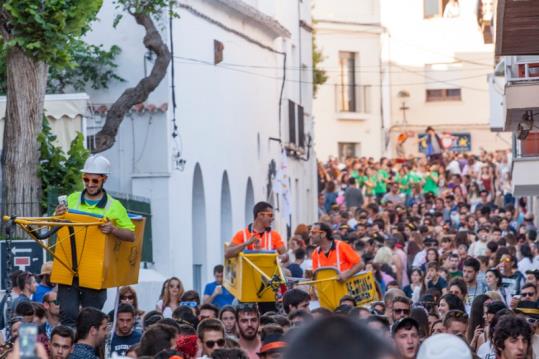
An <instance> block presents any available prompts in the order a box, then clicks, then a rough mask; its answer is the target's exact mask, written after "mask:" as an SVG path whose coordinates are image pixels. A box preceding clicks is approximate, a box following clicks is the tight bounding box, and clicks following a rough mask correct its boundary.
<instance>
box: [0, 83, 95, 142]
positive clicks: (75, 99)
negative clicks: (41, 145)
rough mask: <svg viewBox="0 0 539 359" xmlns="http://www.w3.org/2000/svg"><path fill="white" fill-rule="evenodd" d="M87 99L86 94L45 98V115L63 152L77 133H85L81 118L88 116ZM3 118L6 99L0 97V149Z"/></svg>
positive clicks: (2, 135) (2, 134) (48, 96)
mask: <svg viewBox="0 0 539 359" xmlns="http://www.w3.org/2000/svg"><path fill="white" fill-rule="evenodd" d="M89 99H90V97H89V96H88V94H86V93H76V94H66V95H46V96H45V115H46V116H47V118H48V119H49V124H50V126H51V128H52V132H53V133H54V134H55V135H56V141H57V144H58V145H60V146H61V147H62V148H63V149H64V151H67V150H68V149H69V146H70V144H71V141H73V139H74V138H75V136H76V135H77V133H78V132H81V133H84V132H85V129H84V128H83V126H84V121H83V120H82V118H83V117H84V116H86V115H87V114H88V101H89ZM5 116H6V97H5V96H0V119H1V120H0V148H1V147H2V145H3V137H4V118H5Z"/></svg>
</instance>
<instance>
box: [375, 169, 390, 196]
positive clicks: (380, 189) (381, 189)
mask: <svg viewBox="0 0 539 359" xmlns="http://www.w3.org/2000/svg"><path fill="white" fill-rule="evenodd" d="M382 178H383V179H386V180H387V179H388V178H389V173H387V171H386V170H384V169H380V170H378V178H377V179H376V186H374V194H385V193H386V192H387V184H386V182H385V181H383V180H382Z"/></svg>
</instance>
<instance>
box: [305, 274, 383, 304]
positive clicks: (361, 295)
mask: <svg viewBox="0 0 539 359" xmlns="http://www.w3.org/2000/svg"><path fill="white" fill-rule="evenodd" d="M337 276H338V272H337V270H336V269H335V268H320V269H318V270H316V272H314V279H315V280H316V281H318V282H315V283H314V287H315V289H316V293H317V295H318V300H319V301H320V306H321V307H324V308H328V309H330V310H335V308H337V307H338V306H339V301H340V300H341V298H342V297H344V296H345V295H351V296H352V297H354V298H355V299H356V302H357V306H358V307H359V306H363V305H365V304H369V303H372V302H375V301H377V300H379V298H378V291H377V290H376V282H375V281H374V276H373V275H372V273H371V272H362V273H359V274H356V275H355V276H353V277H352V278H350V279H348V280H347V281H346V282H344V283H341V282H339V281H338V280H337V279H336V278H337ZM332 278H335V279H334V280H331V279H332Z"/></svg>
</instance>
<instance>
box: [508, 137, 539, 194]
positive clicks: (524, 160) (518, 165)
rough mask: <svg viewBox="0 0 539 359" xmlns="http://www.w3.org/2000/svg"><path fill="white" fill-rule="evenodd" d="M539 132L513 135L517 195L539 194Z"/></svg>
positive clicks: (513, 173)
mask: <svg viewBox="0 0 539 359" xmlns="http://www.w3.org/2000/svg"><path fill="white" fill-rule="evenodd" d="M538 168H539V132H529V133H528V134H527V136H526V138H523V136H522V137H521V139H518V137H517V135H513V169H512V184H513V195H515V196H538V195H539V171H537V169H538Z"/></svg>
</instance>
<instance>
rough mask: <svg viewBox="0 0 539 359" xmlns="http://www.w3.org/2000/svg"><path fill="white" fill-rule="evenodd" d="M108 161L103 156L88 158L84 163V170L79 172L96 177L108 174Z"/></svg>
mask: <svg viewBox="0 0 539 359" xmlns="http://www.w3.org/2000/svg"><path fill="white" fill-rule="evenodd" d="M110 167H111V166H110V161H109V160H107V159H106V158H105V157H103V156H90V157H88V159H87V160H86V162H84V168H83V169H82V170H80V171H81V172H82V173H90V174H96V175H108V174H110Z"/></svg>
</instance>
